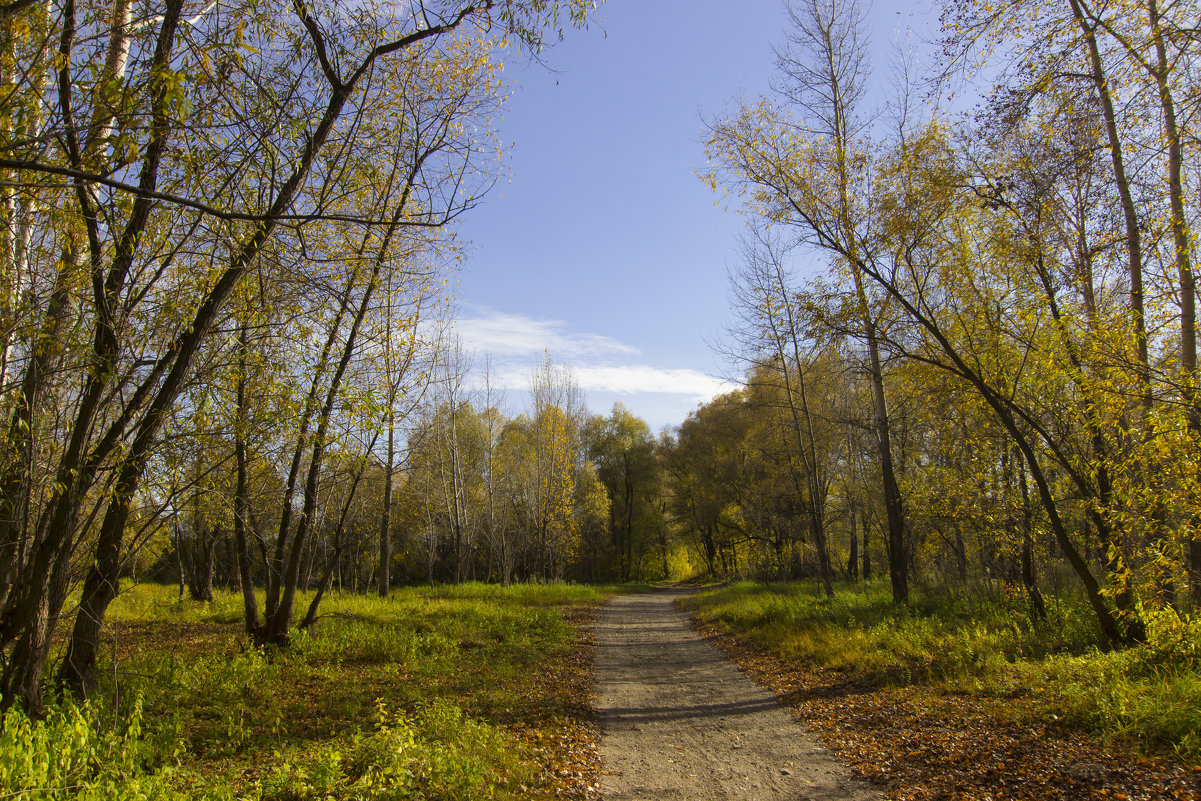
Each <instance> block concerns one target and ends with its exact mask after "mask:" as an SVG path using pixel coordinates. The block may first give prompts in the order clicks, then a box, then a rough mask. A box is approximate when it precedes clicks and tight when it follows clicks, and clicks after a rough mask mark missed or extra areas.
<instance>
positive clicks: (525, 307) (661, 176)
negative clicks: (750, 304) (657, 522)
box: [456, 0, 926, 431]
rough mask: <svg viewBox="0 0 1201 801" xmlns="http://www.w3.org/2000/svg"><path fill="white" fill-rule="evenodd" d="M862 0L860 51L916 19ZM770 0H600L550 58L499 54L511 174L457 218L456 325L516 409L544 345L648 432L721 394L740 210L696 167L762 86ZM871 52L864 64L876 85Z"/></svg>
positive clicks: (772, 32) (769, 64)
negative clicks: (709, 139)
mask: <svg viewBox="0 0 1201 801" xmlns="http://www.w3.org/2000/svg"><path fill="white" fill-rule="evenodd" d="M897 8H904V6H903V5H898V4H896V3H878V4H877V5H876V7H875V10H874V11H872V12H871V20H872V28H873V32H872V36H873V42H874V43H875V46H874V48H873V50H874V52H882V53H887V52H888V47H889V44H888V42H889V40H890V39H892V38H893V32H894V31H895V30H897V29H898V26H899V25H903V24H905V22H906V21H908V20H911V19H914V18H915V17H916V19H918V20H922V19H925V18H926V15H923V14H921V13H918V14H916V15H915V14H914V13H913V12H912V11H910V10H908V9H907V8H906V9H904V11H903V13H901V14H897ZM784 20H785V14H784V10H783V5H782V0H608V1H607V2H605V3H603V4H602V5H601V7H600V11H599V19H598V22H596V23H594V24H593V25H592V26H591V27H590V28H589V29H588V30H586V31H569V32H568V33H567V35H566V37H565V39H564V41H563V42H562V43H560V44H558V45H557V46H555V47H554V48H553V50H551V51H550V52H549V53H548V54H547V55H546V62H547V65H548V66H549V68H550V69H549V70H548V69H547V68H546V67H543V66H539V65H536V64H534V65H528V66H527V65H521V64H517V65H509V66H507V67H506V69H505V73H504V78H505V82H506V84H508V86H509V88H510V90H511V97H510V100H509V103H508V105H507V110H506V112H505V114H504V117H503V120H502V121H501V123H500V134H501V139H502V141H503V142H504V143H505V144H506V145H507V146H508V151H509V158H508V162H507V167H508V170H509V171H510V172H511V174H512V181H511V183H508V182H506V181H502V182H501V183H500V184H499V185H498V186H497V187H496V189H494V190H493V192H492V193H490V194H489V195H488V196H487V198H486V199H485V201H484V202H483V204H482V205H481V206H480V207H479V208H477V209H475V210H473V211H472V212H471V214H470V215H468V217H467V218H465V220H464V222H463V225H462V229H461V234H462V235H463V236H466V237H467V238H468V239H469V240H471V242H472V243H473V244H472V247H471V248H470V250H469V255H468V258H467V261H466V263H465V265H464V267H463V269H462V271H461V273H460V275H459V277H458V287H457V292H456V296H457V298H458V301H459V308H458V314H457V329H458V331H459V333H460V335H461V337H462V338H463V340H464V343H465V345H466V346H467V347H469V348H471V349H473V350H474V351H475V352H476V358H477V361H482V358H483V355H484V354H485V353H487V354H490V356H491V359H492V370H493V378H494V383H496V384H499V385H500V386H502V387H504V388H506V389H507V390H508V395H509V398H510V402H509V403H510V406H512V407H513V408H512V409H511V410H510V411H513V412H516V411H519V410H520V408H521V404H522V402H523V394H524V391H525V388H526V386H527V385H528V380H529V375H530V372H531V371H532V369H533V367H534V366H535V365H536V364H537V363H539V362H540V361H541V359H542V358H543V353H544V352H549V353H550V354H551V356H552V358H554V360H555V361H556V362H558V363H561V364H564V365H566V366H568V367H570V368H571V370H572V372H573V373H574V376H575V378H576V381H577V382H578V383H579V385H580V388H581V389H582V390H583V391H584V395H585V400H586V403H587V405H588V408H589V410H590V411H592V412H594V413H607V412H608V410H609V408H610V407H611V406H612V404H613V403H614V401H621V402H622V403H624V404H625V405H626V406H627V407H629V408H630V410H631V411H633V412H634V413H635V414H637V415H638V416H640V417H642V418H643V419H645V420H646V421H647V423H648V424H649V425H650V427H651V430H652V431H658V430H659V429H660V428H661V427H663V426H665V425H678V424H679V423H681V422H682V421H683V420H684V418H685V416H686V415H687V414H688V412H689V411H691V410H692V409H694V408H696V406H697V404H699V403H702V402H705V401H707V400H709V399H710V398H712V397H713V396H714V395H716V394H718V393H720V392H723V391H728V390H729V389H730V388H732V386H733V385H732V384H730V383H729V381H728V380H727V379H729V378H731V377H733V378H736V377H737V376H736V375H732V373H733V372H735V371H734V368H733V367H732V366H731V365H730V363H729V362H728V360H727V359H725V358H724V357H723V356H721V355H719V354H718V353H716V352H715V351H714V349H713V347H712V345H713V344H714V343H718V342H720V341H721V340H722V338H723V331H724V329H725V327H726V326H728V324H729V323H730V322H731V314H730V311H729V300H728V296H727V294H728V293H727V284H726V268H727V266H729V265H732V264H733V263H734V261H735V260H736V259H737V252H738V238H739V235H740V232H741V231H742V228H743V224H744V221H743V219H742V217H741V215H739V214H738V213H737V212H736V209H735V208H732V207H731V208H727V205H728V204H726V203H725V202H724V201H723V200H722V198H721V196H720V195H717V194H714V193H713V192H712V191H711V190H710V189H709V187H708V186H707V185H705V184H704V183H702V182H701V181H700V180H699V179H698V178H697V172H698V170H701V169H703V168H704V167H705V165H706V162H705V157H704V147H703V144H702V140H703V136H704V120H706V119H713V118H714V117H716V116H720V115H722V114H723V113H725V112H726V111H727V110H733V109H734V108H736V106H737V103H738V100H739V98H740V97H743V98H746V99H748V100H749V99H753V98H754V97H756V96H758V95H760V94H764V93H767V92H768V91H769V84H770V81H771V78H772V73H773V58H774V57H773V55H772V49H771V48H772V45H773V44H775V43H778V42H780V41H781V34H782V31H783V28H784ZM883 67H884V64H879V65H877V69H878V73H879V78H878V81H879V82H880V83H885V82H886V79H885V78H884V75H883Z"/></svg>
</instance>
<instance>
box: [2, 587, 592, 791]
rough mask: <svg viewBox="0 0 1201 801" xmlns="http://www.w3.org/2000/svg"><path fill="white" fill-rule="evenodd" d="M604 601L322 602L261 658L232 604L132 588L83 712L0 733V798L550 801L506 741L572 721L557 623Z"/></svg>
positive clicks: (576, 593)
mask: <svg viewBox="0 0 1201 801" xmlns="http://www.w3.org/2000/svg"><path fill="white" fill-rule="evenodd" d="M604 597H605V595H604V591H603V590H600V589H596V588H590V587H582V586H575V585H566V584H544V585H514V586H512V587H507V588H501V587H497V586H488V585H481V584H469V585H461V586H457V587H421V588H410V589H404V590H399V591H396V592H394V593H393V594H392V596H391V597H389V598H387V599H381V598H379V597H376V596H369V595H358V596H352V595H338V594H333V595H330V596H327V598H326V599H325V600H324V601H323V603H322V607H321V617H320V619H319V620H318V621H317V623H316V625H314V626H313V627H312V629H311V630H309V631H298V632H296V633H295V635H294V637H293V642H292V645H291V647H289V648H285V649H277V648H267V649H259V648H255V647H253V646H252V644H251V643H250V642H249V639H248V637H247V636H246V634H245V631H244V626H243V623H242V598H241V596H240V595H239V594H232V593H228V592H222V593H218V594H217V596H216V597H215V598H214V600H213V602H212V603H208V604H199V603H195V602H192V601H190V600H187V599H182V600H181V599H180V598H179V597H178V591H177V588H174V587H161V586H154V585H143V586H139V587H134V588H132V589H130V590H128V591H126V592H125V593H123V594H122V595H121V596H120V597H119V598H118V599H117V600H116V602H115V603H114V604H113V607H112V609H111V613H110V618H109V625H108V627H107V630H108V637H107V640H106V648H105V649H104V653H103V656H102V665H101V672H100V673H101V677H102V678H101V686H100V687H99V688H98V691H97V692H96V693H95V694H94V697H93V699H92V700H91V701H90V703H89V704H88V706H87V707H86V708H78V711H76V710H77V708H76V707H74V706H73V705H70V704H69V705H67V707H64V711H63V712H62V715H63V716H65V717H62V716H60V717H59V718H50V719H48V720H47V722H46V723H45V724H39V723H33V724H30V723H29V722H28V721H27V720H24V722H22V721H23V718H22V717H21V716H19V715H17V716H14V717H12V718H11V719H6V720H5V722H4V727H5V728H4V730H3V732H2V735H3V737H4V738H7V739H0V751H4V750H5V749H7V752H12V753H16V752H17V751H21V752H22V753H23V754H26V756H23V757H22V758H23V759H24V760H25V762H28V763H29V765H30V768H29V770H28V771H26V773H27V774H28V775H26V776H25V777H24V778H22V777H21V776H20V775H18V772H17V771H16V770H9V771H8V772H7V773H2V774H0V776H3V777H4V778H3V781H0V796H2V795H5V794H12V793H17V794H21V793H24V792H26V791H28V790H30V789H34V788H33V785H32V784H30V782H33V783H34V784H37V785H38V787H39V788H50V789H49V790H47V791H45V792H41V793H40V794H39V795H38V797H39V798H68V797H70V798H75V797H87V794H88V793H90V792H93V790H95V792H96V793H98V795H95V797H138V795H139V794H143V795H146V797H167V798H169V797H175V796H182V797H211V798H267V799H309V798H312V799H326V798H329V799H340V798H346V799H351V798H397V799H408V798H413V799H417V798H444V799H460V798H461V799H475V798H495V799H502V800H503V799H517V798H551V797H554V795H555V792H556V788H555V787H554V786H551V785H550V784H548V782H547V780H546V777H545V765H543V761H544V758H543V757H542V756H541V755H540V754H538V753H537V752H536V751H535V750H533V749H532V747H531V746H529V745H527V742H526V740H525V739H523V737H521V736H518V734H519V733H521V732H527V731H529V730H531V729H534V730H536V729H538V727H546V728H547V729H548V730H553V729H554V727H556V726H559V725H561V724H563V722H564V721H565V720H567V719H568V718H569V717H570V716H571V715H573V714H576V713H577V712H578V698H575V697H572V695H571V692H572V690H571V688H570V687H568V686H564V683H563V682H556V681H554V680H553V679H554V677H555V676H556V675H557V671H559V670H561V669H562V665H564V664H565V661H564V660H566V659H568V658H569V657H570V656H571V654H572V653H573V651H574V649H575V647H576V646H575V641H574V635H573V632H572V630H571V628H570V626H569V625H568V623H567V622H566V621H565V620H564V610H566V609H569V608H572V607H584V606H591V605H595V604H597V603H599V602H600V601H601V600H602V599H603V598H604ZM307 602H308V599H307V597H302V598H300V599H298V601H297V609H298V610H303V609H305V608H307ZM576 692H577V693H578V690H577V691H576ZM54 721H59V722H57V723H54ZM131 722H132V725H133V727H134V728H133V730H132V731H131V729H130V726H131ZM51 724H53V725H52V726H51ZM47 726H50V728H47ZM31 732H34V733H33V734H31ZM37 732H40V734H39V733H37ZM114 738H115V739H114ZM122 749H123V750H122ZM101 751H104V752H105V753H109V752H114V753H115V752H116V751H120V753H121V754H123V755H124V756H123V757H122V758H121V759H117V758H116V757H106V758H105V759H101V758H99V757H97V756H96V754H97V753H99V752H101ZM7 752H6V753H0V759H4V758H5V757H6V756H8V755H11V754H8V753H7ZM39 754H40V755H41V756H38V755H39ZM39 759H40V760H41V761H40V762H39V761H38V760H39ZM31 760H32V761H31ZM25 762H22V763H20V764H25ZM58 763H62V765H63V768H62V769H61V770H59V771H58V772H57V773H55V772H54V771H53V770H51V769H50V768H49V767H46V766H47V765H50V766H51V767H52V766H53V765H54V764H58ZM101 763H103V764H105V765H109V764H110V763H111V764H112V765H115V766H116V767H115V768H112V769H108V768H105V770H100V769H99V767H98V766H99V765H100V764H101ZM13 764H17V763H16V762H14V763H13ZM39 765H41V766H42V767H38V766H39ZM80 765H83V766H84V767H82V768H81V767H80ZM89 765H90V766H92V767H88V766H89ZM147 782H149V784H147ZM146 786H153V787H154V788H155V789H154V793H153V794H149V795H147V794H145V793H144V788H145V787H146ZM96 788H101V789H96Z"/></svg>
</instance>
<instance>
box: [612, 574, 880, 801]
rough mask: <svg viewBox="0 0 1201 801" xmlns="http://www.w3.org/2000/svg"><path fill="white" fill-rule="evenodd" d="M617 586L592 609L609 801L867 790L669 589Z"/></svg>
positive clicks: (818, 800)
mask: <svg viewBox="0 0 1201 801" xmlns="http://www.w3.org/2000/svg"><path fill="white" fill-rule="evenodd" d="M681 592H682V591H677V590H665V591H660V592H654V593H648V594H644V595H623V596H620V597H618V598H615V599H614V600H613V602H612V603H610V604H608V605H607V606H605V607H604V608H602V609H601V610H600V613H599V615H598V616H597V621H596V649H597V656H596V678H597V695H598V697H599V701H598V704H597V708H598V710H599V712H600V718H601V725H602V727H603V730H604V737H603V738H602V740H601V748H600V752H601V763H602V770H603V776H602V778H601V789H602V790H603V791H604V793H605V798H606V799H607V800H608V801H633V799H648V800H649V799H671V798H680V799H689V800H690V801H710V800H711V799H712V800H714V801H716V800H717V799H738V800H739V801H768V800H769V799H772V800H773V801H774V799H788V801H801V799H807V800H810V801H835V800H836V799H837V800H838V801H843V800H844V799H846V800H847V801H869V799H870V801H876V800H877V799H882V798H883V795H882V794H880V792H879V791H878V790H877V789H875V788H873V787H872V786H871V785H869V784H867V783H865V782H861V781H857V780H854V779H852V778H851V777H850V774H849V772H848V770H847V769H846V768H845V767H843V766H842V765H841V764H839V763H838V762H836V761H835V760H834V758H833V757H831V756H830V753H829V751H827V750H826V748H825V747H824V746H822V745H821V744H820V743H818V742H817V741H816V740H815V739H814V738H812V737H811V736H810V735H809V734H807V733H806V732H805V730H804V729H802V728H801V727H800V726H799V725H798V724H797V723H796V722H795V721H794V720H793V718H792V716H791V715H790V714H789V713H788V712H787V711H786V710H785V709H784V708H783V707H781V706H780V705H779V704H777V703H776V701H775V699H774V698H773V697H772V696H771V695H770V694H769V693H768V692H767V691H766V690H764V689H762V688H761V687H759V686H758V685H757V684H755V683H754V682H753V681H751V680H750V679H749V678H747V677H746V676H745V675H743V674H742V673H741V672H739V670H738V669H737V668H736V667H734V665H733V663H731V662H730V661H729V660H727V659H726V657H725V656H724V655H723V654H722V653H721V652H720V651H718V650H717V649H716V648H714V647H713V646H712V645H710V644H709V643H708V642H706V641H705V640H703V639H701V638H700V637H699V636H698V635H697V634H696V633H695V632H693V631H692V629H691V628H690V627H689V626H688V621H687V618H686V616H685V615H684V614H683V613H682V612H680V611H678V610H677V609H676V608H675V607H674V605H673V601H674V600H675V599H676V598H677V597H678V596H679V595H680V594H681Z"/></svg>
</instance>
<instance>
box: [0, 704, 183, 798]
mask: <svg viewBox="0 0 1201 801" xmlns="http://www.w3.org/2000/svg"><path fill="white" fill-rule="evenodd" d="M142 723H143V718H142V703H141V700H140V699H139V700H137V701H136V702H135V703H134V704H133V707H132V709H131V710H130V713H129V714H128V715H127V716H126V717H125V718H124V720H123V722H122V724H121V725H120V726H114V725H113V724H112V723H111V722H108V723H107V724H106V722H105V721H103V720H101V714H100V712H99V710H98V707H97V706H95V705H83V706H78V705H75V704H72V703H70V702H66V703H62V704H58V705H55V706H51V707H50V708H49V709H47V711H46V714H45V717H44V718H42V719H40V720H31V719H30V718H28V717H27V716H26V715H25V713H24V712H22V711H21V710H19V709H16V708H12V709H9V710H8V711H7V712H5V713H4V715H3V718H2V719H0V796H3V797H9V796H23V795H26V794H30V795H36V797H38V798H45V799H58V798H63V799H66V798H72V799H84V800H85V801H87V800H88V799H110V798H123V799H126V798H127V799H146V800H147V801H149V800H150V799H171V798H179V797H181V796H180V795H179V793H177V792H175V791H173V790H172V789H171V788H170V786H169V785H168V784H166V783H164V782H163V781H162V778H163V776H164V775H169V773H170V771H169V770H164V771H161V772H160V774H159V775H151V774H149V773H147V772H146V771H145V770H144V765H143V762H142V758H141V755H142V743H141V738H142Z"/></svg>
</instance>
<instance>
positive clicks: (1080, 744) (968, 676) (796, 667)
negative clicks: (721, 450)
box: [683, 582, 1201, 799]
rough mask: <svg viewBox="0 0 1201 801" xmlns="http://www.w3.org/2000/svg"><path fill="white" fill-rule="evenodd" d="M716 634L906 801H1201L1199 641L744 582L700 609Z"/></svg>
mask: <svg viewBox="0 0 1201 801" xmlns="http://www.w3.org/2000/svg"><path fill="white" fill-rule="evenodd" d="M683 603H684V605H685V607H686V608H688V609H690V610H692V611H693V612H694V617H695V620H696V621H697V623H698V625H699V626H700V627H701V628H702V630H704V631H705V632H706V633H708V634H710V635H712V636H714V637H715V638H716V639H717V641H718V643H719V644H720V645H722V647H723V648H725V649H726V650H727V652H728V653H730V655H731V656H733V657H734V658H735V659H736V660H737V661H738V662H739V663H740V665H741V666H742V667H743V668H744V669H747V670H748V671H749V672H751V673H752V674H753V675H755V676H756V677H757V678H759V679H760V680H761V681H764V682H765V683H767V684H769V685H770V686H772V687H773V689H775V690H776V691H777V693H778V694H779V695H780V697H781V698H782V700H784V701H786V702H788V703H790V704H792V705H793V706H794V707H795V708H796V709H797V710H798V711H799V713H800V714H801V715H802V717H803V718H804V720H805V722H806V724H807V725H808V726H810V727H811V728H813V729H814V730H816V731H817V732H818V733H819V734H820V735H821V736H822V738H823V739H824V740H825V742H826V743H827V744H828V745H830V746H831V747H833V748H834V749H835V750H836V751H837V752H838V753H839V754H840V756H841V757H842V758H843V759H844V760H846V761H848V762H850V763H851V764H852V765H854V766H855V767H856V769H857V770H858V771H859V772H860V773H861V774H863V775H865V776H867V777H869V778H871V779H873V780H875V781H878V782H881V783H883V784H885V785H887V786H889V787H891V788H892V791H893V796H894V797H896V798H939V797H942V798H952V797H953V798H983V797H1007V798H1065V799H1066V798H1081V797H1096V798H1103V797H1126V798H1196V797H1197V796H1198V793H1201V750H1199V749H1198V747H1197V744H1198V740H1197V738H1198V734H1199V733H1201V662H1199V661H1198V658H1197V657H1198V650H1197V643H1198V641H1199V639H1198V632H1197V631H1196V630H1195V627H1194V628H1191V629H1190V627H1189V626H1187V625H1185V624H1183V623H1181V622H1180V621H1179V620H1178V619H1175V620H1174V621H1173V620H1172V619H1162V620H1160V619H1158V618H1153V621H1154V622H1153V623H1152V625H1151V627H1150V635H1149V641H1148V643H1147V644H1146V645H1143V646H1137V647H1131V648H1126V649H1120V650H1105V649H1103V648H1100V647H1098V643H1099V642H1100V638H1099V635H1098V632H1097V631H1096V627H1095V624H1094V623H1093V622H1092V621H1091V620H1090V618H1089V616H1088V614H1087V610H1085V609H1081V608H1078V606H1077V604H1076V603H1074V602H1071V601H1052V602H1050V603H1049V609H1048V612H1049V615H1048V619H1047V620H1046V621H1044V622H1042V623H1040V624H1038V625H1035V626H1032V625H1030V624H1029V623H1028V622H1027V618H1026V616H1025V615H1023V609H1022V606H1021V604H1022V601H1021V599H1020V598H1017V597H1013V598H1006V597H1004V595H1003V593H999V597H995V598H981V597H977V598H972V597H968V596H965V595H959V596H958V597H947V596H938V595H933V594H925V593H915V595H914V598H913V602H912V603H911V604H910V605H908V606H905V607H896V606H895V605H894V604H893V603H892V599H891V594H890V590H889V587H888V586H887V584H884V583H880V582H860V583H854V584H852V583H845V584H842V585H840V586H838V587H837V592H836V594H835V596H834V597H833V598H826V597H825V596H824V592H822V588H821V586H820V585H819V584H817V583H811V582H793V583H788V584H773V585H763V584H748V583H737V584H732V585H728V586H724V587H720V588H715V589H710V590H707V591H703V592H701V593H698V594H697V595H694V596H691V597H689V598H686V599H685V600H684V601H683Z"/></svg>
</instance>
